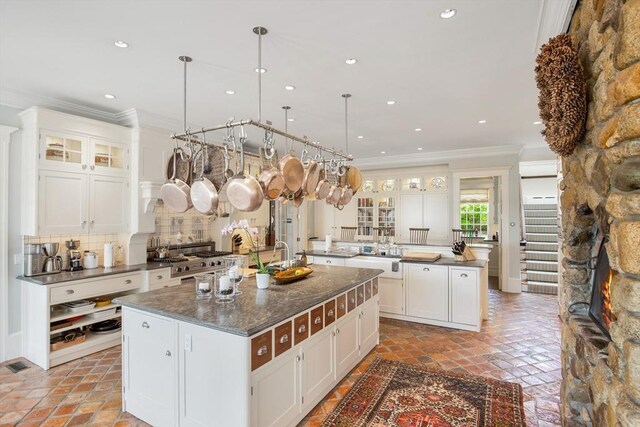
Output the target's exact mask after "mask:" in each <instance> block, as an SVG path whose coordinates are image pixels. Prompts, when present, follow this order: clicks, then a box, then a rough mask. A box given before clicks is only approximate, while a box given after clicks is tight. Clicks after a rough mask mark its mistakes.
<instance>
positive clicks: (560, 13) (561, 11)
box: [533, 0, 578, 53]
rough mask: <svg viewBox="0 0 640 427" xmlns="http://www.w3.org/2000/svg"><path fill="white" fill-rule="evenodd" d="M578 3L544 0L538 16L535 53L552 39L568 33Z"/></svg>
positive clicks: (568, 0) (573, 1) (570, 0)
mask: <svg viewBox="0 0 640 427" xmlns="http://www.w3.org/2000/svg"><path fill="white" fill-rule="evenodd" d="M577 3H578V0H542V2H541V3H540V12H539V15H538V34H537V35H536V39H535V45H534V46H533V51H534V52H535V53H537V52H538V50H540V46H542V45H543V44H545V43H546V42H547V41H548V40H549V39H550V38H551V37H555V36H557V35H558V34H563V33H565V32H566V31H567V29H568V28H569V24H570V23H571V17H572V16H573V11H574V10H575V9H576V4H577Z"/></svg>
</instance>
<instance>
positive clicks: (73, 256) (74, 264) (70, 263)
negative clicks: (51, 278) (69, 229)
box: [63, 239, 82, 271]
mask: <svg viewBox="0 0 640 427" xmlns="http://www.w3.org/2000/svg"><path fill="white" fill-rule="evenodd" d="M64 245H65V246H66V247H67V259H66V265H64V266H63V268H64V269H65V270H69V271H78V270H82V258H81V254H80V251H79V250H78V248H79V247H80V241H79V240H73V239H71V240H67V241H66V242H65V243H64Z"/></svg>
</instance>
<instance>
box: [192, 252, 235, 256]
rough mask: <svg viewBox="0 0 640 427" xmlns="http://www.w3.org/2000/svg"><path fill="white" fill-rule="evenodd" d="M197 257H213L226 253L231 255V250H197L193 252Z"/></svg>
mask: <svg viewBox="0 0 640 427" xmlns="http://www.w3.org/2000/svg"><path fill="white" fill-rule="evenodd" d="M191 255H193V256H195V257H198V258H213V257H217V256H225V255H231V252H224V251H205V252H195V253H194V254H191Z"/></svg>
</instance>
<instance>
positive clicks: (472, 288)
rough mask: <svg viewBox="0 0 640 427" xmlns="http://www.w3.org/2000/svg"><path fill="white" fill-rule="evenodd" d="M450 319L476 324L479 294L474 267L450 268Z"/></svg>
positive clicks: (478, 313) (478, 314) (456, 321)
mask: <svg viewBox="0 0 640 427" xmlns="http://www.w3.org/2000/svg"><path fill="white" fill-rule="evenodd" d="M449 274H450V277H449V280H450V286H451V321H452V322H455V323H463V324H466V325H477V324H478V321H479V320H478V318H479V316H480V312H479V311H480V305H479V301H480V295H479V291H478V286H477V281H478V272H477V271H476V270H475V269H463V268H451V269H450V272H449Z"/></svg>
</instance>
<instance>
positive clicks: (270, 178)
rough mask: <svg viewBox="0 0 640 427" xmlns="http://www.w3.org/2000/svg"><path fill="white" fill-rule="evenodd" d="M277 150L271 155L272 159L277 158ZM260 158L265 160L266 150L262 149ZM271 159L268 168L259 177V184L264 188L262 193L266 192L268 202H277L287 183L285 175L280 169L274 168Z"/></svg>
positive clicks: (265, 196)
mask: <svg viewBox="0 0 640 427" xmlns="http://www.w3.org/2000/svg"><path fill="white" fill-rule="evenodd" d="M275 155H276V153H275V149H274V152H273V153H272V155H271V158H272V157H273V156H275ZM260 157H261V158H262V159H263V163H264V162H265V159H264V150H263V149H260ZM271 158H269V159H268V164H267V167H265V168H264V169H263V170H262V172H261V173H260V176H259V177H258V182H260V185H261V186H262V191H263V192H264V198H265V199H267V200H276V199H278V197H280V195H281V194H282V192H283V191H284V189H285V181H284V175H283V174H282V172H281V171H280V169H278V168H276V167H274V166H273V164H272V163H271Z"/></svg>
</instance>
